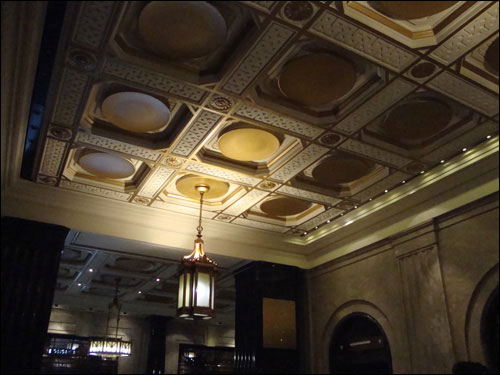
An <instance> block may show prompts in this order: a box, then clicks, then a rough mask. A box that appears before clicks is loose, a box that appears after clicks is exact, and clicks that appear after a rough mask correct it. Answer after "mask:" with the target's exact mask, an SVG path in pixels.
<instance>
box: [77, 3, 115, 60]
mask: <svg viewBox="0 0 500 375" xmlns="http://www.w3.org/2000/svg"><path fill="white" fill-rule="evenodd" d="M80 4H81V8H80V14H79V16H78V19H77V21H76V28H75V33H74V35H73V41H74V42H75V43H78V44H82V45H84V46H86V47H90V48H92V49H94V50H96V49H99V47H100V46H101V44H102V43H103V42H104V38H105V36H106V30H107V25H108V24H109V22H110V17H111V16H112V14H113V8H114V7H115V5H116V3H115V2H114V1H82V2H81V3H80Z"/></svg>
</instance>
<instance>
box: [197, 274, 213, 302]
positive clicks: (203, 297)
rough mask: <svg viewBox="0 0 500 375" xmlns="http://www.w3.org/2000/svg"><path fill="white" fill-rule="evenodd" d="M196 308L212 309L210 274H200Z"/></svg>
mask: <svg viewBox="0 0 500 375" xmlns="http://www.w3.org/2000/svg"><path fill="white" fill-rule="evenodd" d="M196 294H197V299H196V306H200V307H210V274H209V273H205V272H198V282H197V285H196Z"/></svg>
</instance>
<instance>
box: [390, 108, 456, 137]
mask: <svg viewBox="0 0 500 375" xmlns="http://www.w3.org/2000/svg"><path fill="white" fill-rule="evenodd" d="M451 118H452V110H451V108H450V107H449V106H448V105H447V104H445V103H443V102H441V101H439V100H435V99H421V100H415V101H411V102H408V103H404V104H401V105H399V106H397V107H396V108H394V109H393V110H392V111H390V112H389V114H388V116H387V117H386V119H385V121H384V122H383V123H382V125H381V128H382V131H383V132H384V134H386V135H387V136H389V137H391V138H394V139H397V140H401V141H408V140H410V141H418V140H421V139H425V138H429V137H431V136H433V135H435V134H437V133H439V132H440V131H441V130H443V129H444V128H445V127H446V126H447V125H448V124H449V123H450V121H451Z"/></svg>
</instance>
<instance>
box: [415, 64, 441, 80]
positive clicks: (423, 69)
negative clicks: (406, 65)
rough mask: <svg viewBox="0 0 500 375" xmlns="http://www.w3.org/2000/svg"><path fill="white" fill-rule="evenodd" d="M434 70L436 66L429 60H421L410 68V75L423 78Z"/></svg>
mask: <svg viewBox="0 0 500 375" xmlns="http://www.w3.org/2000/svg"><path fill="white" fill-rule="evenodd" d="M435 70H436V66H435V65H434V64H431V63H430V62H423V63H420V64H418V65H415V66H414V67H413V68H412V69H411V75H412V76H413V77H415V78H425V77H429V76H430V75H432V73H434V71H435Z"/></svg>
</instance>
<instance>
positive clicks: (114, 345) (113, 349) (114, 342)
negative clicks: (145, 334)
mask: <svg viewBox="0 0 500 375" xmlns="http://www.w3.org/2000/svg"><path fill="white" fill-rule="evenodd" d="M119 282H120V279H119V278H117V279H116V289H115V297H114V298H113V302H111V303H110V304H109V307H108V308H109V311H108V321H107V323H106V336H105V337H92V338H91V339H90V348H89V355H95V356H99V357H101V358H103V359H108V358H109V359H114V358H118V357H128V356H129V355H131V354H132V353H131V351H132V342H130V341H124V340H122V339H121V338H118V326H119V323H120V310H121V305H120V304H119V303H118V284H119ZM112 314H116V331H115V337H110V336H108V330H109V320H110V317H111V316H112Z"/></svg>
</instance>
